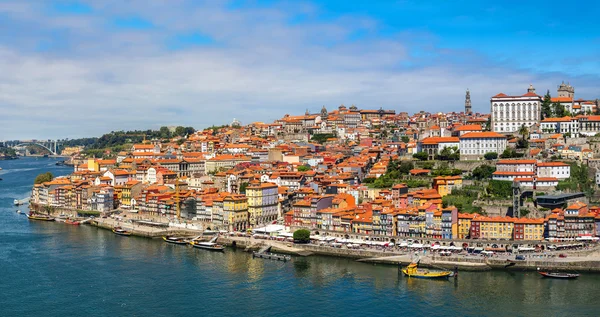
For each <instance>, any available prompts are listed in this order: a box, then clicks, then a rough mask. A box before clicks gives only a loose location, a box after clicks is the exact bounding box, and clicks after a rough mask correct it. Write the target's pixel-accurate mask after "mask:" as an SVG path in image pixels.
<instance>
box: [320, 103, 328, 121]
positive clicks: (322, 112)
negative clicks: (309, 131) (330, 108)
mask: <svg viewBox="0 0 600 317" xmlns="http://www.w3.org/2000/svg"><path fill="white" fill-rule="evenodd" d="M325 119H327V109H325V106H323V108H321V120H325Z"/></svg>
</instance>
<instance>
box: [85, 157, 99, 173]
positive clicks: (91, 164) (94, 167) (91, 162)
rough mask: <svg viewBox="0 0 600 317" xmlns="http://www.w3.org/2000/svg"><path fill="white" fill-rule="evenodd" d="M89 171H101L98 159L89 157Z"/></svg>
mask: <svg viewBox="0 0 600 317" xmlns="http://www.w3.org/2000/svg"><path fill="white" fill-rule="evenodd" d="M87 166H88V171H93V172H99V171H100V165H99V164H98V161H96V160H95V159H93V158H90V159H88V164H87Z"/></svg>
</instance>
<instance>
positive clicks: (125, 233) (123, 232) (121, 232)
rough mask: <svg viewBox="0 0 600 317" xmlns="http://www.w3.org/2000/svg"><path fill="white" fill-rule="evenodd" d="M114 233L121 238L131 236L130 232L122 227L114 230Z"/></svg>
mask: <svg viewBox="0 0 600 317" xmlns="http://www.w3.org/2000/svg"><path fill="white" fill-rule="evenodd" d="M112 232H113V233H114V234H118V235H120V236H130V235H131V232H130V231H127V230H125V229H123V228H121V227H114V228H113V230H112Z"/></svg>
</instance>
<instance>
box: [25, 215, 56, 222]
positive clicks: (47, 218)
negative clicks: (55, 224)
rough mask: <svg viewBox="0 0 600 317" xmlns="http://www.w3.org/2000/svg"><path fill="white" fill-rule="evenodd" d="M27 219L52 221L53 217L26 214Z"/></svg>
mask: <svg viewBox="0 0 600 317" xmlns="http://www.w3.org/2000/svg"><path fill="white" fill-rule="evenodd" d="M27 218H29V219H31V220H42V221H54V217H50V216H48V215H42V214H27Z"/></svg>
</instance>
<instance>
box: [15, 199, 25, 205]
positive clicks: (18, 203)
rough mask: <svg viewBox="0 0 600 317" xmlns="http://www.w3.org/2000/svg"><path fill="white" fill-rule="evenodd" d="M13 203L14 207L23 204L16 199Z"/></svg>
mask: <svg viewBox="0 0 600 317" xmlns="http://www.w3.org/2000/svg"><path fill="white" fill-rule="evenodd" d="M13 203H14V204H15V206H21V205H22V204H23V203H22V202H21V201H20V200H18V199H15V200H14V202H13Z"/></svg>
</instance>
